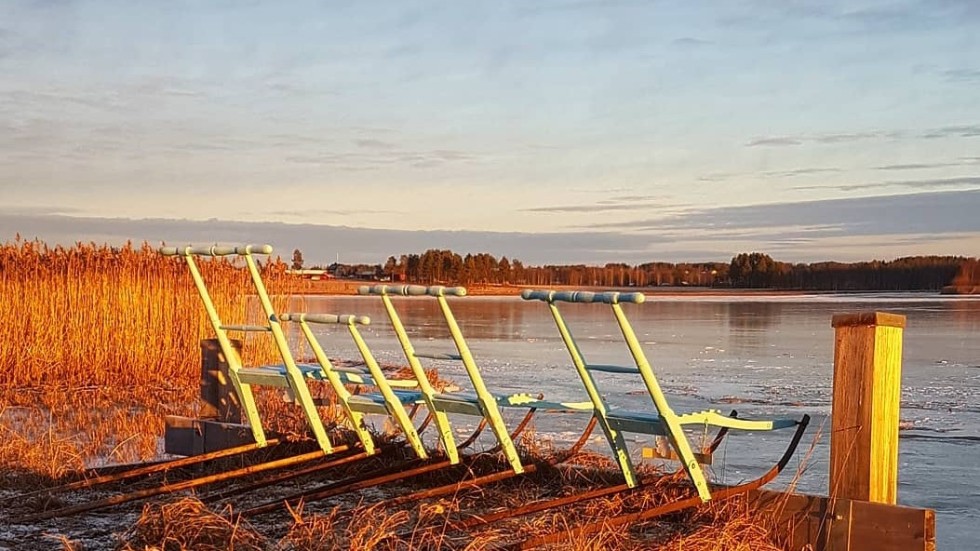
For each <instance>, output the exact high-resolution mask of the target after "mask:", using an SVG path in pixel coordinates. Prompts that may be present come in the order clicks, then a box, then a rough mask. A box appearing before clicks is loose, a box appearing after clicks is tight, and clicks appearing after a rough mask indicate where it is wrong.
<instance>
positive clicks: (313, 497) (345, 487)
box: [239, 460, 451, 517]
mask: <svg viewBox="0 0 980 551" xmlns="http://www.w3.org/2000/svg"><path fill="white" fill-rule="evenodd" d="M414 462H415V463H418V462H419V460H416V461H414ZM449 466H451V464H450V462H449V461H439V462H436V463H430V464H428V465H422V466H421V467H416V468H414V469H409V470H403V469H404V468H405V467H406V465H399V466H398V469H399V470H398V471H396V472H391V470H392V469H391V468H385V469H381V470H380V471H375V472H372V473H368V474H367V475H365V476H364V477H358V479H357V480H355V481H353V482H351V481H349V480H342V481H340V482H336V483H334V484H328V485H327V486H325V487H323V488H321V489H319V490H315V491H311V492H298V493H296V494H293V495H289V496H286V497H284V498H281V499H277V500H276V501H271V502H268V503H263V504H262V505H257V506H255V507H251V508H249V509H245V510H244V511H242V512H241V513H239V514H240V515H241V516H243V517H251V516H255V515H262V514H265V513H271V512H273V511H276V510H279V509H283V508H284V505H288V504H289V503H290V500H296V501H294V502H293V505H295V504H296V503H298V502H299V501H304V502H310V501H318V500H321V499H326V498H328V497H333V496H337V495H341V494H346V493H348V492H356V491H357V490H363V489H365V488H371V487H373V486H380V485H382V484H387V483H389V482H395V481H398V480H402V479H405V478H409V477H412V476H416V475H420V474H425V473H428V472H431V471H435V470H438V469H442V468H444V467H449ZM379 472H388V473H389V474H386V475H381V476H375V475H376V474H377V473H379Z"/></svg>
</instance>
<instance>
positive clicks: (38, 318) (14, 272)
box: [0, 241, 285, 389]
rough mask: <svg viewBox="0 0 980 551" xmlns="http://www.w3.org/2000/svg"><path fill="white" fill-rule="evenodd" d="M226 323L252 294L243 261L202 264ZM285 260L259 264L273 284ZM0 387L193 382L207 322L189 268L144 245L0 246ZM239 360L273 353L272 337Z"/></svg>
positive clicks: (277, 284) (279, 280)
mask: <svg viewBox="0 0 980 551" xmlns="http://www.w3.org/2000/svg"><path fill="white" fill-rule="evenodd" d="M200 264H201V269H202V272H203V275H204V277H205V279H206V280H207V281H208V284H209V289H210V290H211V292H212V295H213V298H214V301H215V304H216V305H217V307H218V309H219V311H220V312H222V314H223V315H224V316H225V317H226V318H227V319H226V320H225V321H226V322H228V323H244V322H246V317H247V315H248V308H247V300H248V299H247V297H248V295H249V294H252V293H254V291H253V290H252V286H251V283H250V282H249V280H248V275H247V273H246V272H245V270H243V269H241V267H238V266H235V265H234V264H232V263H231V262H227V261H224V260H215V261H205V262H201V263H200ZM284 269H285V266H284V265H282V264H281V263H271V264H270V265H268V266H267V267H266V269H265V270H264V274H263V276H264V277H265V278H266V283H267V284H268V286H269V288H270V291H272V292H275V291H276V290H277V289H281V288H282V287H284V281H285V274H284ZM0 296H2V297H3V300H2V301H0V319H2V320H3V323H2V324H0V387H7V388H9V387H14V388H22V387H36V386H53V387H57V388H65V389H70V388H77V387H85V386H119V384H120V381H126V382H127V384H128V385H130V386H137V385H150V386H163V387H182V386H196V385H197V383H198V376H199V372H200V369H199V366H200V361H199V359H198V356H197V354H195V353H194V351H195V350H196V349H197V348H198V343H199V342H200V340H201V339H203V338H208V337H210V336H211V330H210V328H209V327H208V325H207V320H206V317H205V314H204V310H203V308H201V302H200V299H199V298H198V296H197V293H196V291H195V290H194V287H193V284H192V281H191V278H190V275H189V274H188V272H187V267H186V266H185V265H184V263H183V261H182V260H180V259H176V258H165V257H162V256H160V255H158V254H157V253H156V252H155V251H154V250H153V249H152V248H151V247H150V246H149V245H147V244H144V245H143V246H141V247H139V248H136V247H133V246H130V245H127V246H125V247H122V248H119V249H113V248H109V247H97V246H94V245H83V244H79V245H77V246H75V247H72V248H63V247H54V248H49V247H47V246H46V245H44V244H43V243H39V242H35V241H23V242H16V243H12V244H11V243H7V244H3V245H0ZM248 344H249V346H247V347H246V350H245V356H246V358H252V359H253V361H255V362H263V361H266V360H271V359H273V358H274V357H275V350H274V348H273V347H272V346H271V343H268V342H265V343H262V344H255V345H254V346H255V348H254V349H253V348H251V347H250V346H252V343H248Z"/></svg>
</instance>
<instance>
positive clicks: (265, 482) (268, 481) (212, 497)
mask: <svg viewBox="0 0 980 551" xmlns="http://www.w3.org/2000/svg"><path fill="white" fill-rule="evenodd" d="M394 448H395V447H394V446H392V448H390V449H394ZM386 451H387V450H386ZM383 454H384V452H382V453H381V454H372V455H368V454H367V452H360V453H355V454H353V455H349V456H347V457H342V458H340V459H336V460H333V461H327V462H325V463H321V464H319V465H310V466H309V467H304V468H302V469H298V470H295V471H290V472H288V473H280V474H277V475H274V476H270V477H266V478H264V479H262V480H258V481H256V482H253V483H251V484H246V485H244V486H239V487H238V488H232V489H230V490H225V491H223V492H218V493H215V494H209V495H206V496H202V497H201V498H200V499H201V501H203V502H205V503H211V502H214V501H221V500H223V499H228V498H229V497H232V496H236V495H239V494H243V493H246V492H251V491H252V490H258V489H260V488H265V487H268V486H271V485H273V484H277V483H279V482H284V481H286V480H292V479H294V478H299V477H301V476H304V475H308V474H312V473H316V472H320V471H323V470H326V469H332V468H334V467H340V466H341V465H347V464H348V463H353V462H355V461H360V460H362V459H366V458H372V457H380V456H381V455H383Z"/></svg>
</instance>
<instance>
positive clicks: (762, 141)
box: [745, 136, 803, 147]
mask: <svg viewBox="0 0 980 551" xmlns="http://www.w3.org/2000/svg"><path fill="white" fill-rule="evenodd" d="M745 145H746V146H748V147H759V146H786V145H803V141H801V140H800V139H799V138H792V137H788V136H780V137H769V138H753V139H752V140H749V143H747V144H745Z"/></svg>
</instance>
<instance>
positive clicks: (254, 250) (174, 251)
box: [159, 244, 272, 256]
mask: <svg viewBox="0 0 980 551" xmlns="http://www.w3.org/2000/svg"><path fill="white" fill-rule="evenodd" d="M159 251H160V254H162V255H163V256H228V255H231V254H237V255H241V256H245V255H249V254H272V245H255V244H253V245H241V246H238V247H230V246H226V245H209V246H207V247H191V246H187V247H160V249H159Z"/></svg>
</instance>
